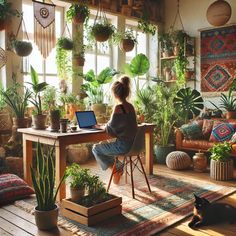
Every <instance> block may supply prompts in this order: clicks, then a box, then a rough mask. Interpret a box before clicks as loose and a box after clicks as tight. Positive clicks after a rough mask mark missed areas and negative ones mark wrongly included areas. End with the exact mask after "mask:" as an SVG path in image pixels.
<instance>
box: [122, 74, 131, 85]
mask: <svg viewBox="0 0 236 236" xmlns="http://www.w3.org/2000/svg"><path fill="white" fill-rule="evenodd" d="M120 81H121V83H122V84H124V85H125V86H126V87H129V84H130V78H129V77H128V76H124V77H121V79H120Z"/></svg>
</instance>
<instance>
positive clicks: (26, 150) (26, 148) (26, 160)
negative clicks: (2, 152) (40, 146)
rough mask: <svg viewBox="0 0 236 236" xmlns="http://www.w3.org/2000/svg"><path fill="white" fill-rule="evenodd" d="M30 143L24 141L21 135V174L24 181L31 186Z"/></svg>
mask: <svg viewBox="0 0 236 236" xmlns="http://www.w3.org/2000/svg"><path fill="white" fill-rule="evenodd" d="M32 156H33V154H32V141H29V140H26V138H25V137H24V134H23V172H24V180H25V181H26V182H27V183H28V184H29V185H30V186H32V180H31V172H30V166H31V165H32Z"/></svg>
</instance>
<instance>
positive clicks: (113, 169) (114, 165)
mask: <svg viewBox="0 0 236 236" xmlns="http://www.w3.org/2000/svg"><path fill="white" fill-rule="evenodd" d="M116 162H117V157H116V158H115V162H114V164H113V166H112V171H111V176H110V180H109V183H108V186H107V192H108V191H109V188H110V185H111V181H112V178H113V175H114V172H115V167H116Z"/></svg>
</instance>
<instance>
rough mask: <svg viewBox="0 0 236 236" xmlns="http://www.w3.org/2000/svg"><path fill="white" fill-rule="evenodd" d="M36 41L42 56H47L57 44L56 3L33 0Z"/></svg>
mask: <svg viewBox="0 0 236 236" xmlns="http://www.w3.org/2000/svg"><path fill="white" fill-rule="evenodd" d="M33 5H34V41H35V43H36V45H37V46H38V48H39V51H40V52H41V54H42V56H43V57H44V58H47V57H48V55H49V53H50V52H51V50H52V49H53V48H54V47H55V46H56V34H55V5H54V4H49V3H43V2H37V1H34V0H33Z"/></svg>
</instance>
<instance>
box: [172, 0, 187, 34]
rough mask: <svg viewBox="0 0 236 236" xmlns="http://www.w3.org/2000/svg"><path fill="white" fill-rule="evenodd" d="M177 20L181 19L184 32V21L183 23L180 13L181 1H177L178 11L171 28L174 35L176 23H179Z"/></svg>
mask: <svg viewBox="0 0 236 236" xmlns="http://www.w3.org/2000/svg"><path fill="white" fill-rule="evenodd" d="M177 18H179V21H180V24H181V27H182V30H183V31H184V25H183V21H182V18H181V15H180V12H179V0H177V11H176V14H175V18H174V21H173V24H172V25H171V26H170V33H172V32H173V31H174V27H175V23H176V21H177Z"/></svg>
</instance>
